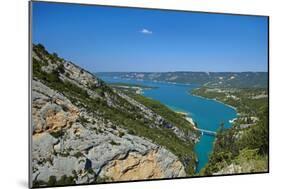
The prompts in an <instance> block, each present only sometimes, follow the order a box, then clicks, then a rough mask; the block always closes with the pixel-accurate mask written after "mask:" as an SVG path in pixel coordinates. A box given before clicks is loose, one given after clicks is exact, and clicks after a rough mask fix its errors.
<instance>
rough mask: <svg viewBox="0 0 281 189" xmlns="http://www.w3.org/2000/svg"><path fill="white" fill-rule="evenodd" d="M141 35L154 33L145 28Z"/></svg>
mask: <svg viewBox="0 0 281 189" xmlns="http://www.w3.org/2000/svg"><path fill="white" fill-rule="evenodd" d="M140 33H142V34H152V31H150V30H148V29H145V28H143V29H142V30H141V31H140Z"/></svg>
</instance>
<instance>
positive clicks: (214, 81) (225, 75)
mask: <svg viewBox="0 0 281 189" xmlns="http://www.w3.org/2000/svg"><path fill="white" fill-rule="evenodd" d="M96 74H97V75H99V76H109V77H119V78H123V79H142V80H150V81H165V82H176V83H196V84H200V85H205V86H208V87H226V88H228V87H230V88H231V87H235V88H267V87H268V72H100V73H96Z"/></svg>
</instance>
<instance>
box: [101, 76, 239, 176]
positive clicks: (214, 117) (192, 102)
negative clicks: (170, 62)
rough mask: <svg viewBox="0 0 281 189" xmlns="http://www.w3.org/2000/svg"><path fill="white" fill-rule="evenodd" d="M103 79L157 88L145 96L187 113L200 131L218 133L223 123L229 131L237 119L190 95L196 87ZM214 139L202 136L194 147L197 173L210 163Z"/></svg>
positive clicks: (225, 108) (219, 105)
mask: <svg viewBox="0 0 281 189" xmlns="http://www.w3.org/2000/svg"><path fill="white" fill-rule="evenodd" d="M101 78H102V79H103V80H104V81H106V82H108V83H116V82H123V83H130V84H142V85H146V86H155V87H158V88H156V89H150V90H144V93H143V95H144V96H147V97H150V98H153V99H155V100H158V101H160V102H162V103H163V104H165V105H166V106H168V107H170V108H171V109H173V110H176V111H182V112H186V113H188V114H189V115H190V116H191V117H192V119H193V120H194V121H196V122H197V124H198V127H199V128H202V129H207V130H211V131H216V130H217V129H218V128H219V125H220V123H222V122H224V124H225V127H226V128H228V127H231V124H230V123H229V120H231V119H233V118H235V117H236V111H235V110H234V109H232V108H230V107H228V106H226V105H224V104H222V103H219V102H216V101H214V100H208V99H204V98H200V97H196V96H193V95H191V94H190V93H191V91H192V89H194V88H196V87H198V85H195V84H190V85H184V84H171V83H159V82H157V83H156V82H152V81H139V80H125V79H118V78H110V77H101ZM214 139H215V137H214V136H207V135H203V136H201V137H200V142H198V143H197V144H196V145H195V151H196V154H197V157H198V161H199V162H198V166H197V172H198V171H199V170H200V169H201V168H203V167H204V166H205V165H206V163H207V162H208V155H209V154H210V152H211V151H212V148H213V142H214Z"/></svg>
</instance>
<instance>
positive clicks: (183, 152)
mask: <svg viewBox="0 0 281 189" xmlns="http://www.w3.org/2000/svg"><path fill="white" fill-rule="evenodd" d="M35 48H37V46H35ZM37 50H38V49H37ZM39 53H40V54H41V56H44V53H45V54H46V53H47V52H41V51H40V52H39ZM46 56H47V55H46ZM48 56H49V55H48ZM42 60H43V61H41V62H39V61H36V60H34V61H33V77H34V79H37V80H40V81H41V82H42V83H44V84H45V85H46V86H48V87H50V88H52V89H54V90H56V91H58V92H60V93H62V94H63V95H64V96H66V97H67V98H68V99H70V100H71V101H72V103H74V104H75V105H77V106H79V107H83V108H85V109H86V111H88V112H92V113H93V114H95V115H97V114H98V115H99V116H102V117H103V118H104V119H105V120H110V122H112V123H113V124H114V125H118V126H121V127H123V128H124V129H125V130H127V131H128V133H130V134H134V135H137V136H141V137H144V138H147V139H148V140H151V141H152V142H154V143H156V144H158V145H161V146H164V147H165V148H166V149H168V150H169V151H171V152H172V153H173V154H175V155H176V156H178V157H179V159H180V160H181V161H182V163H183V164H184V165H185V168H186V171H187V173H188V174H190V175H191V174H194V167H195V164H196V163H195V159H196V158H195V154H194V151H193V146H194V143H193V142H192V141H189V142H188V141H183V140H182V139H180V138H178V137H177V136H176V134H174V132H173V131H172V130H171V129H169V128H165V127H163V128H158V127H153V125H154V124H155V123H154V121H151V120H149V119H147V118H145V117H144V116H143V114H142V113H141V111H140V110H139V108H137V107H136V106H134V105H132V104H130V103H129V102H128V101H126V100H125V99H123V98H121V97H120V96H119V95H117V94H116V93H114V92H113V91H112V89H111V88H110V87H108V86H107V85H105V84H104V82H102V81H100V86H99V87H98V88H97V87H94V86H92V87H91V88H90V87H89V88H88V89H87V90H92V91H94V92H96V93H97V91H98V94H103V96H105V94H106V96H107V97H106V98H105V97H104V98H101V97H102V96H101V95H100V96H101V97H96V98H94V97H90V96H89V94H88V93H87V90H85V89H84V88H81V87H79V86H77V85H75V84H73V83H71V82H69V81H67V80H61V79H60V75H61V74H65V73H62V72H61V71H59V70H58V68H57V69H55V70H54V71H53V72H51V73H47V72H44V71H43V70H42V67H43V66H44V65H45V63H44V60H45V59H44V58H43V59H42ZM107 98H111V99H114V103H115V106H111V105H109V104H108V101H107ZM134 98H135V99H136V100H138V101H140V102H141V103H144V104H145V105H147V106H149V107H151V108H152V109H153V110H155V112H157V113H159V114H160V115H162V116H163V117H164V118H165V119H166V120H167V121H168V122H170V123H172V124H175V125H176V126H177V127H179V128H180V129H182V130H183V131H184V132H185V133H186V135H188V134H189V132H194V131H193V130H192V129H191V126H190V125H189V123H188V122H187V121H186V120H184V119H183V118H182V117H181V116H179V115H177V114H176V113H174V112H173V111H171V110H170V109H168V108H167V107H165V106H163V105H162V106H161V104H160V103H159V102H155V103H153V101H152V100H150V99H146V98H144V97H141V96H134ZM80 121H81V122H85V120H83V118H82V119H81V118H80ZM170 123H165V124H170ZM96 132H98V133H99V132H102V131H100V130H98V129H97V130H96ZM120 136H122V134H121V135H120ZM112 144H113V143H112Z"/></svg>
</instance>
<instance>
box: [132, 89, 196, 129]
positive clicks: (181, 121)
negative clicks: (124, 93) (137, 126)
mask: <svg viewBox="0 0 281 189" xmlns="http://www.w3.org/2000/svg"><path fill="white" fill-rule="evenodd" d="M129 95H130V96H131V97H133V98H134V99H135V100H136V101H138V102H140V103H141V104H143V105H145V106H146V107H148V108H150V109H151V110H153V111H154V112H156V113H157V114H159V115H161V116H162V117H164V118H165V119H166V120H167V121H168V122H169V123H172V124H173V125H175V126H176V127H178V128H180V129H182V130H183V131H185V132H186V133H189V132H191V131H192V132H193V133H194V130H193V129H192V128H193V127H192V125H191V124H190V123H189V122H188V121H187V120H186V119H185V118H184V117H183V116H182V115H180V114H178V113H176V112H174V111H172V110H171V109H169V108H168V107H166V106H165V105H163V104H162V103H160V102H159V101H156V100H152V99H150V98H147V97H144V96H142V95H137V94H129ZM167 124H168V123H167Z"/></svg>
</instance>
